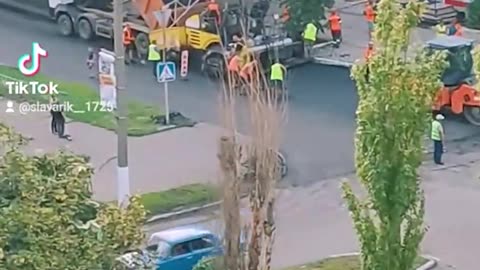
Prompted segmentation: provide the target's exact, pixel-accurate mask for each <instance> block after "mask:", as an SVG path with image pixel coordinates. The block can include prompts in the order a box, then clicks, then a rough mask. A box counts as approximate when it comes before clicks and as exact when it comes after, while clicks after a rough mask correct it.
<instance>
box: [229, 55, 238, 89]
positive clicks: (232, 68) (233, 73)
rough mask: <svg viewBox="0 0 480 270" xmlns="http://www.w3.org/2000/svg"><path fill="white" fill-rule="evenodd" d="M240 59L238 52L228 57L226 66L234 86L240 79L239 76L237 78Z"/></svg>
mask: <svg viewBox="0 0 480 270" xmlns="http://www.w3.org/2000/svg"><path fill="white" fill-rule="evenodd" d="M240 60H241V59H240V56H239V54H238V53H234V54H233V56H232V57H230V59H229V60H228V66H227V69H228V74H229V77H230V79H231V80H232V81H231V83H232V86H233V87H234V88H236V87H237V85H238V84H239V81H240V78H239V73H240V69H241V65H240V62H241V61H240Z"/></svg>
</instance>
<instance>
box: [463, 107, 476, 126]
mask: <svg viewBox="0 0 480 270" xmlns="http://www.w3.org/2000/svg"><path fill="white" fill-rule="evenodd" d="M463 116H465V119H467V121H468V122H469V123H470V124H472V125H475V126H480V107H474V106H465V107H464V108H463Z"/></svg>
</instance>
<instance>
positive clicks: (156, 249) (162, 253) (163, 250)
mask: <svg viewBox="0 0 480 270" xmlns="http://www.w3.org/2000/svg"><path fill="white" fill-rule="evenodd" d="M155 240H156V241H154V242H153V241H150V243H148V246H147V251H148V252H149V253H155V256H157V257H158V258H160V259H165V258H167V257H168V255H169V251H170V245H169V244H168V243H167V242H165V241H161V240H158V239H155Z"/></svg>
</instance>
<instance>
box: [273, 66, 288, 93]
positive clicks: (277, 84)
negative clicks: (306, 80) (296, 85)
mask: <svg viewBox="0 0 480 270" xmlns="http://www.w3.org/2000/svg"><path fill="white" fill-rule="evenodd" d="M286 74H287V68H286V67H285V66H284V65H282V64H281V63H280V62H279V61H277V62H275V63H274V64H273V65H272V66H271V67H270V82H271V83H272V86H273V88H274V89H275V90H283V89H284V88H283V87H284V84H283V81H284V79H285V75H286Z"/></svg>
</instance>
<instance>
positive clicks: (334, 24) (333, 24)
mask: <svg viewBox="0 0 480 270" xmlns="http://www.w3.org/2000/svg"><path fill="white" fill-rule="evenodd" d="M328 20H329V21H330V30H332V31H340V30H341V29H342V27H341V21H342V19H340V16H338V15H337V14H335V15H330V17H329V18H328Z"/></svg>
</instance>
